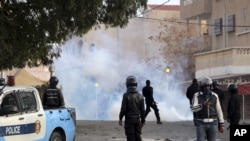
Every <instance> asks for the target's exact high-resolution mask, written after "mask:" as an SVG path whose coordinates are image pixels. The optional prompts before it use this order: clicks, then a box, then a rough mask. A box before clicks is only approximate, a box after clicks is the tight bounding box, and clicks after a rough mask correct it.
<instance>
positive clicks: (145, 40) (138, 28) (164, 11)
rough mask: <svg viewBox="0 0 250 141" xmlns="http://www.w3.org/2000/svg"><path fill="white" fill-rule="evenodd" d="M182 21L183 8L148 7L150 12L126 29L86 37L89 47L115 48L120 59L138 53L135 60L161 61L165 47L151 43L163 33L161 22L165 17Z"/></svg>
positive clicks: (90, 34) (115, 29)
mask: <svg viewBox="0 0 250 141" xmlns="http://www.w3.org/2000/svg"><path fill="white" fill-rule="evenodd" d="M172 17H174V18H177V19H179V18H180V6H179V5H161V6H159V5H148V10H147V11H145V12H143V13H141V14H138V15H137V16H136V17H134V18H131V19H130V20H129V23H128V25H127V26H126V27H125V28H108V29H105V28H104V27H101V28H100V29H98V30H92V31H90V32H88V33H87V34H86V35H84V43H85V45H87V46H91V45H92V44H94V45H95V46H96V47H111V48H113V51H114V53H115V54H117V56H118V58H124V57H126V56H128V54H130V53H131V51H132V52H134V53H135V54H136V55H137V56H136V58H135V59H152V58H158V57H159V55H160V54H161V45H160V44H159V42H157V41H153V40H150V39H149V37H150V36H156V35H158V34H159V33H160V30H161V29H160V28H159V27H160V22H161V21H162V20H163V19H164V18H167V19H168V18H172Z"/></svg>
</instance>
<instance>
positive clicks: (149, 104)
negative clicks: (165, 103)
mask: <svg viewBox="0 0 250 141" xmlns="http://www.w3.org/2000/svg"><path fill="white" fill-rule="evenodd" d="M142 94H143V96H144V97H145V101H146V113H145V118H146V117H147V115H148V113H149V112H150V108H153V110H154V112H155V117H156V119H157V122H156V123H157V124H162V122H161V119H160V114H159V109H158V107H157V104H156V102H155V100H154V96H153V87H151V86H150V80H146V86H145V87H143V89H142Z"/></svg>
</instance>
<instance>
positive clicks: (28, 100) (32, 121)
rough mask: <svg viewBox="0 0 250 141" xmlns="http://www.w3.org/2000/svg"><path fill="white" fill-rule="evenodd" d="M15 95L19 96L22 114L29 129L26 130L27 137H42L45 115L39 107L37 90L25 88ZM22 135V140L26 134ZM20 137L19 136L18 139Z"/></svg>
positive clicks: (32, 138) (36, 138)
mask: <svg viewBox="0 0 250 141" xmlns="http://www.w3.org/2000/svg"><path fill="white" fill-rule="evenodd" d="M17 95H18V96H19V98H20V103H21V107H22V111H23V115H24V117H25V120H26V125H27V127H28V128H27V129H28V130H29V131H28V132H27V134H29V135H28V137H29V139H30V140H41V139H44V138H45V134H46V115H45V112H44V110H43V108H42V107H41V103H39V101H40V97H39V94H38V93H37V91H34V90H28V89H27V90H20V91H18V92H17ZM22 137H23V140H25V139H27V138H26V136H22ZM22 137H19V140H20V139H21V138H22Z"/></svg>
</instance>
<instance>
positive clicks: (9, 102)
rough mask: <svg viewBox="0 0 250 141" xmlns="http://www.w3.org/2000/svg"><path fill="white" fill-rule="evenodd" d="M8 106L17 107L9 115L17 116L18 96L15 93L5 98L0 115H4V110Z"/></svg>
mask: <svg viewBox="0 0 250 141" xmlns="http://www.w3.org/2000/svg"><path fill="white" fill-rule="evenodd" d="M8 106H12V107H15V108H16V110H15V111H13V113H11V112H10V113H8V114H16V113H18V111H19V107H18V101H17V98H16V96H15V95H14V94H13V93H10V94H7V95H6V96H5V97H4V98H3V102H2V104H1V110H0V115H4V111H5V110H4V108H6V107H8Z"/></svg>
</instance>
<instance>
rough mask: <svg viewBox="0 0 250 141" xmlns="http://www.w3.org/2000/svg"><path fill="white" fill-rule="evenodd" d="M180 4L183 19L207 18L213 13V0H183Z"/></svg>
mask: <svg viewBox="0 0 250 141" xmlns="http://www.w3.org/2000/svg"><path fill="white" fill-rule="evenodd" d="M180 6H181V10H180V17H181V19H182V20H196V19H197V16H199V18H203V19H205V18H206V17H208V16H209V15H210V14H211V7H212V0H181V3H180Z"/></svg>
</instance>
